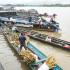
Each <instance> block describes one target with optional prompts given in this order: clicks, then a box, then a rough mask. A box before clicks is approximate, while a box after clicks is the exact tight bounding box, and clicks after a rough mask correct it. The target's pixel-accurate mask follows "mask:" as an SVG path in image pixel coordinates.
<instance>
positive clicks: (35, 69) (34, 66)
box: [4, 34, 63, 70]
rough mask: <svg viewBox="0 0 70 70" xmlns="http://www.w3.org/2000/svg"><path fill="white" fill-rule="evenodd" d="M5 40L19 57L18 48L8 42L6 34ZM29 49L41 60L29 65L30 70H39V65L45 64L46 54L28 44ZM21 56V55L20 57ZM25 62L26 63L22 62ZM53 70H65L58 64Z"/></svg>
mask: <svg viewBox="0 0 70 70" xmlns="http://www.w3.org/2000/svg"><path fill="white" fill-rule="evenodd" d="M4 36H5V39H6V40H7V42H8V43H9V45H10V46H11V47H12V48H13V49H14V50H15V51H16V52H17V54H18V55H19V53H18V51H17V47H15V46H14V45H12V44H11V43H10V41H9V40H8V38H7V36H6V34H4ZM27 48H28V49H29V50H30V51H32V53H34V54H36V55H37V56H38V58H39V61H38V62H33V63H31V64H29V65H28V66H29V68H30V70H38V65H41V64H43V62H44V61H45V60H46V58H47V56H46V55H45V54H43V53H42V52H41V51H40V50H38V49H37V48H36V47H35V46H33V45H32V44H31V43H29V44H28V46H27ZM19 56H20V55H19ZM22 62H24V61H22ZM52 70H63V69H62V68H61V67H59V66H58V65H57V64H55V67H54V68H53V69H52Z"/></svg>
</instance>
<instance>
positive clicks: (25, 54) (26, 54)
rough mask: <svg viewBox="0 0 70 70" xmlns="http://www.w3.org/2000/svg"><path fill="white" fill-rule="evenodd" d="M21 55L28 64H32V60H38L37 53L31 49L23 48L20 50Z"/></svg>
mask: <svg viewBox="0 0 70 70" xmlns="http://www.w3.org/2000/svg"><path fill="white" fill-rule="evenodd" d="M20 55H21V57H22V59H23V61H24V62H26V63H27V64H30V63H32V62H35V61H36V56H35V54H33V53H32V52H31V51H29V50H22V51H21V52H20Z"/></svg>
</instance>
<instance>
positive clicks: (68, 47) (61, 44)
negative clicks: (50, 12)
mask: <svg viewBox="0 0 70 70" xmlns="http://www.w3.org/2000/svg"><path fill="white" fill-rule="evenodd" d="M25 31H26V30H25ZM26 32H30V31H26ZM29 37H31V38H33V39H36V40H39V41H42V42H45V43H48V44H50V45H53V46H57V47H58V48H63V49H66V50H69V51H70V42H68V41H64V40H61V39H58V38H55V37H50V36H48V35H45V34H40V33H38V32H34V31H31V32H30V35H29Z"/></svg>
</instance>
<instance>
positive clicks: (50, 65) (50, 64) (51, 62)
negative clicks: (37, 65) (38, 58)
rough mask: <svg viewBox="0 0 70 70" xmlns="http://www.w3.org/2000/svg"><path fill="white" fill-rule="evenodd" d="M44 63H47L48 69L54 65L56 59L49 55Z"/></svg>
mask: <svg viewBox="0 0 70 70" xmlns="http://www.w3.org/2000/svg"><path fill="white" fill-rule="evenodd" d="M46 64H47V65H48V67H49V69H53V68H54V67H55V64H56V61H55V58H54V57H52V56H51V57H49V58H48V59H47V60H46Z"/></svg>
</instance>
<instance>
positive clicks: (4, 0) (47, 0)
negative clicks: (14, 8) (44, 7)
mask: <svg viewBox="0 0 70 70" xmlns="http://www.w3.org/2000/svg"><path fill="white" fill-rule="evenodd" d="M51 3H53V4H54V3H62V4H70V0H0V4H51Z"/></svg>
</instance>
